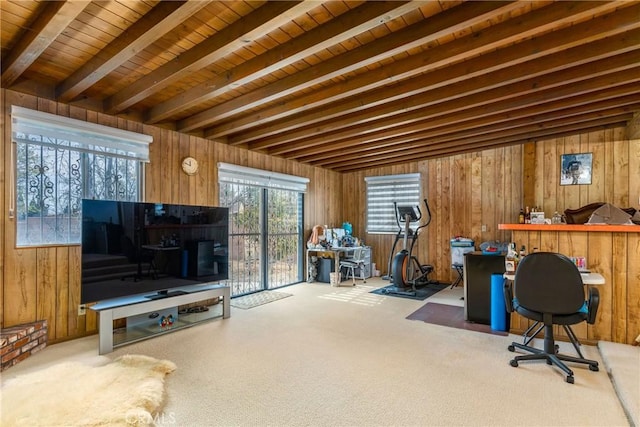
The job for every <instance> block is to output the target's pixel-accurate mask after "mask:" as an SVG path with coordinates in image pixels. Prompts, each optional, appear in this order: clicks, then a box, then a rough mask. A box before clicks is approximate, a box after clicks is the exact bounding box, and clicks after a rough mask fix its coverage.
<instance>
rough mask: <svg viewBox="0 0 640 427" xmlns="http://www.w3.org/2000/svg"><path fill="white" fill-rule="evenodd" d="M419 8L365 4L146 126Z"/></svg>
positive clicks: (185, 98) (168, 106) (215, 82)
mask: <svg viewBox="0 0 640 427" xmlns="http://www.w3.org/2000/svg"><path fill="white" fill-rule="evenodd" d="M420 4H421V2H406V1H393V2H388V1H379V2H378V1H377V2H373V3H371V4H366V3H363V4H362V5H360V6H359V7H357V8H355V9H353V10H351V11H348V12H346V13H344V14H343V15H340V16H338V17H337V18H336V19H334V20H331V21H329V22H328V23H327V24H326V25H321V26H318V27H316V28H314V29H312V30H310V31H308V32H306V33H304V34H302V35H300V36H299V37H296V38H294V39H292V40H290V41H289V42H287V43H284V44H282V45H279V46H277V47H275V48H274V49H271V50H268V51H266V52H265V53H263V54H262V55H259V56H256V57H255V58H252V59H250V60H248V61H246V62H243V63H242V64H240V65H238V66H237V67H234V68H233V69H232V70H229V71H228V72H226V73H225V74H223V75H219V76H216V77H214V78H213V79H211V80H209V81H207V82H205V83H201V84H199V85H197V86H194V87H193V88H191V89H189V90H187V91H186V92H184V93H182V94H180V95H179V96H177V97H175V98H172V99H170V100H168V101H165V102H163V103H162V104H159V105H156V106H154V107H152V108H151V109H150V110H149V111H148V112H147V113H146V116H145V117H146V122H147V123H157V122H160V121H162V120H165V119H167V118H168V117H170V116H171V115H174V114H177V113H180V112H181V111H184V110H186V109H188V108H191V107H194V106H197V105H198V104H200V103H203V102H206V101H209V100H211V99H214V98H216V97H218V96H220V95H223V94H225V93H227V92H229V91H230V90H233V89H235V88H237V87H239V86H242V85H245V84H248V83H250V82H252V81H254V80H257V79H259V78H261V77H264V76H266V75H268V74H270V73H273V72H274V71H277V70H279V69H280V68H283V67H286V66H288V65H291V64H293V63H295V62H297V61H301V60H303V59H304V58H306V57H308V56H310V55H313V54H315V53H318V52H320V51H322V50H324V49H327V48H329V47H331V46H333V45H336V44H338V43H341V42H343V41H345V40H348V39H350V38H352V37H355V36H356V35H358V34H360V33H362V32H365V31H368V30H370V29H372V28H374V27H376V26H378V25H381V24H383V23H384V22H387V21H389V20H391V19H395V18H397V17H399V16H402V15H403V14H405V13H407V12H408V11H410V10H413V9H416V8H417V7H419V5H420Z"/></svg>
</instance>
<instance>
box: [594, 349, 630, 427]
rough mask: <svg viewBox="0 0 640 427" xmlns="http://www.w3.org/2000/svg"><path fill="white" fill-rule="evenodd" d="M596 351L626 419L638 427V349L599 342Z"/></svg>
mask: <svg viewBox="0 0 640 427" xmlns="http://www.w3.org/2000/svg"><path fill="white" fill-rule="evenodd" d="M598 349H599V350H600V354H602V360H603V362H604V366H605V369H606V371H607V372H608V373H609V376H610V377H611V381H612V382H613V386H614V387H615V389H616V394H617V395H618V397H619V398H620V402H621V403H622V406H623V407H624V409H625V412H626V414H627V417H629V420H630V421H631V423H632V425H635V426H636V427H640V347H638V346H635V347H634V346H632V345H628V344H619V343H614V342H608V341H600V342H599V343H598Z"/></svg>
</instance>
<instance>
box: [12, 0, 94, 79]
mask: <svg viewBox="0 0 640 427" xmlns="http://www.w3.org/2000/svg"><path fill="white" fill-rule="evenodd" d="M89 3H90V2H89V1H54V2H44V3H43V6H42V7H43V10H42V12H41V13H40V14H39V15H38V19H37V22H35V24H33V25H31V26H30V28H29V29H28V30H27V31H25V34H24V35H23V36H22V37H21V39H20V41H19V42H18V44H17V45H16V46H15V47H14V48H13V49H12V50H11V54H10V55H8V56H7V58H6V59H4V60H3V64H2V78H1V80H2V87H8V86H10V85H11V84H13V83H14V82H15V81H16V80H17V79H18V77H20V75H21V74H22V73H24V72H25V70H26V69H27V68H29V67H30V66H31V64H33V62H34V61H35V60H36V59H38V57H39V56H40V54H42V52H44V50H45V49H46V48H47V47H49V45H50V44H51V43H53V42H54V41H55V39H56V38H57V37H58V36H59V35H60V33H62V32H63V31H64V29H65V28H67V26H68V25H69V23H71V22H72V21H73V20H74V19H75V18H76V17H77V16H78V15H79V14H80V12H82V11H83V10H84V8H85V7H86V6H87V4H89Z"/></svg>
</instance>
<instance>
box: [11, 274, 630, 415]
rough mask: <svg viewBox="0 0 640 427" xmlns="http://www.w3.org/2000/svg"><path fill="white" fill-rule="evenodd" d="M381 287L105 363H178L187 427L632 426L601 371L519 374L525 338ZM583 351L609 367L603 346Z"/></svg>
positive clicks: (52, 353) (88, 342)
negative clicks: (458, 324) (434, 318)
mask: <svg viewBox="0 0 640 427" xmlns="http://www.w3.org/2000/svg"><path fill="white" fill-rule="evenodd" d="M381 285H383V283H382V282H380V283H375V282H374V281H373V280H371V281H370V280H368V281H367V284H366V285H363V284H360V283H359V284H358V285H357V286H356V287H353V288H342V287H337V288H336V287H331V286H329V285H328V284H321V283H303V284H300V285H295V286H290V287H287V288H285V291H286V292H287V293H291V294H292V296H291V297H288V298H284V299H282V300H279V301H275V302H273V303H269V304H265V305H261V306H258V307H255V308H253V309H251V310H237V309H233V310H232V313H231V317H230V318H229V319H226V320H221V319H220V320H214V321H211V322H208V323H204V324H201V325H199V326H196V327H192V328H189V329H185V330H182V331H178V332H176V333H172V334H167V335H164V336H160V337H157V338H154V339H152V340H147V341H142V342H139V343H135V344H132V345H129V346H126V347H122V348H119V349H117V350H116V351H115V352H113V353H111V354H109V355H108V356H102V357H109V358H116V357H118V356H120V355H122V354H126V353H136V354H146V355H149V356H152V357H155V358H160V359H168V360H171V361H173V362H174V363H175V364H176V365H177V369H176V371H175V372H173V373H172V374H171V375H170V376H169V377H168V378H167V380H166V389H167V397H166V399H165V406H164V407H163V408H162V410H161V412H160V413H159V414H158V416H160V417H161V418H162V419H164V420H171V421H172V422H173V423H174V425H180V426H628V425H629V422H628V420H627V418H626V416H625V413H624V411H623V409H622V406H621V404H620V402H619V400H618V398H617V396H616V393H615V391H614V388H613V386H612V384H611V381H610V379H609V377H608V375H607V372H606V371H605V370H604V369H601V370H600V371H599V372H591V371H589V370H588V369H586V368H582V367H575V369H574V371H575V376H576V379H575V384H573V385H571V384H567V383H566V382H565V381H564V376H563V374H562V373H560V372H559V371H558V370H556V369H553V368H552V367H550V366H547V365H546V364H544V363H528V364H524V363H523V364H521V365H520V367H518V368H513V367H511V366H509V360H510V359H511V357H512V355H513V353H510V352H508V351H507V345H508V344H509V343H510V342H511V341H512V340H513V339H518V338H519V337H514V336H497V335H490V334H486V333H480V332H474V331H467V330H462V329H454V328H449V327H445V326H439V325H432V324H428V323H424V322H416V321H411V320H407V319H406V317H407V316H408V315H409V314H411V313H413V312H414V311H416V310H417V309H418V308H420V307H421V306H422V305H424V303H425V302H424V301H413V300H407V299H402V298H395V297H389V296H381V295H375V294H372V293H370V291H371V290H373V289H375V288H378V287H380V286H381ZM461 296H462V289H461V288H456V289H453V290H448V289H447V290H444V291H442V292H439V293H438V294H436V295H435V296H434V297H432V298H433V299H432V301H433V302H439V303H447V302H448V303H451V304H457V305H461V304H462V301H461V300H460V297H461ZM429 300H431V299H429ZM97 347H98V345H97V337H88V338H85V339H80V340H75V341H73V342H69V343H62V344H57V345H53V346H50V347H47V348H46V349H45V350H43V351H41V352H40V353H38V354H36V355H34V356H33V357H31V358H29V359H27V360H26V361H24V362H22V363H21V364H19V365H17V366H15V367H12V368H11V369H9V370H8V371H5V373H3V377H4V376H5V375H6V376H12V375H19V374H20V373H21V372H27V371H29V370H31V369H39V368H41V367H43V366H46V365H48V364H51V363H56V362H58V361H60V360H63V359H91V358H95V357H96V355H97ZM584 353H585V356H587V357H590V358H595V359H596V360H600V361H601V358H600V355H599V352H598V349H597V348H596V347H590V346H585V348H584Z"/></svg>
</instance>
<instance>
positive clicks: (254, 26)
mask: <svg viewBox="0 0 640 427" xmlns="http://www.w3.org/2000/svg"><path fill="white" fill-rule="evenodd" d="M317 6H318V4H317V3H315V2H313V1H311V0H307V1H302V2H291V1H276V2H266V3H265V4H264V5H263V6H261V7H259V8H258V9H256V10H255V11H253V12H252V13H250V14H249V15H247V16H245V17H243V18H242V19H239V20H237V21H236V22H234V23H233V24H231V25H229V26H228V27H226V28H225V29H224V30H222V31H220V32H219V33H217V34H215V35H214V36H213V37H210V38H208V39H206V40H205V41H204V42H202V43H200V44H199V45H197V46H195V47H194V48H192V49H190V50H188V51H187V52H185V53H184V54H182V55H180V57H178V58H176V59H175V60H173V61H171V62H168V63H166V64H164V65H163V66H161V67H159V68H158V69H156V70H155V71H153V72H151V73H150V74H147V75H146V76H145V77H143V78H141V79H139V80H138V81H137V82H135V83H134V84H132V85H131V86H130V87H128V88H127V90H125V91H122V92H120V93H118V94H115V95H113V96H111V97H109V98H107V99H106V100H105V102H104V109H105V111H106V112H108V113H118V112H121V111H123V110H125V109H126V108H128V107H130V106H132V105H133V104H135V103H137V102H139V101H141V100H143V99H145V98H146V97H148V96H150V95H152V94H154V93H156V92H158V91H160V90H162V89H164V88H166V87H167V86H168V85H169V84H171V83H174V82H176V81H178V80H179V79H181V78H183V77H185V76H186V75H187V74H189V73H191V72H193V71H197V70H200V69H202V68H204V67H206V66H207V65H209V64H211V63H212V62H215V61H217V60H219V59H221V58H223V57H225V56H226V55H228V54H230V53H232V52H234V51H236V50H237V49H239V48H240V47H242V46H243V45H244V44H246V42H247V40H250V39H253V38H257V37H260V36H262V35H263V34H265V33H268V32H270V31H271V30H273V29H275V28H278V27H279V26H281V25H283V24H284V23H285V22H288V21H290V20H291V19H292V18H293V17H295V16H297V15H300V14H302V13H306V12H308V11H309V10H311V9H312V8H314V7H317Z"/></svg>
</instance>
